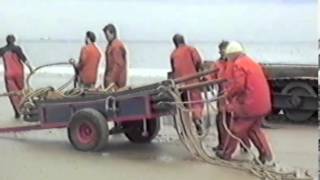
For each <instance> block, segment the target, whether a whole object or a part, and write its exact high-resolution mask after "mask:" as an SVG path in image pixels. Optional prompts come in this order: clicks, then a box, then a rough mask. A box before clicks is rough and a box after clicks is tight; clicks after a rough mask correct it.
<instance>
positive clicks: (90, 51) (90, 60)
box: [78, 31, 102, 88]
mask: <svg viewBox="0 0 320 180" xmlns="http://www.w3.org/2000/svg"><path fill="white" fill-rule="evenodd" d="M95 42H96V36H95V34H94V33H93V32H91V31H88V32H87V33H86V38H85V44H86V45H85V46H84V47H83V48H82V49H81V53H80V60H79V64H78V71H79V78H80V85H81V86H82V87H84V88H94V87H95V86H96V83H97V79H98V70H99V64H100V60H101V57H102V54H101V53H100V50H99V47H98V46H97V45H96V44H95Z"/></svg>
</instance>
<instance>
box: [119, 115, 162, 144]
mask: <svg viewBox="0 0 320 180" xmlns="http://www.w3.org/2000/svg"><path fill="white" fill-rule="evenodd" d="M121 124H122V126H123V127H124V130H125V133H124V134H125V136H126V137H127V138H128V139H129V140H130V141H131V142H133V143H149V142H151V141H152V140H153V139H154V138H155V137H156V136H157V135H158V133H159V131H160V120H159V119H150V120H147V133H146V134H144V132H143V121H132V122H124V123H121Z"/></svg>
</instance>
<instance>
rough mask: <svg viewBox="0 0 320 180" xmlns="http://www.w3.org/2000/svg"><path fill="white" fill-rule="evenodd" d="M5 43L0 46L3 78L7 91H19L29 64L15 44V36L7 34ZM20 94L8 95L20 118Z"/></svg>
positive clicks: (16, 116) (21, 88)
mask: <svg viewBox="0 0 320 180" xmlns="http://www.w3.org/2000/svg"><path fill="white" fill-rule="evenodd" d="M6 41H7V45H6V46H4V47H2V48H0V57H2V59H3V65H4V70H5V71H4V79H5V84H6V89H7V91H8V92H11V91H21V90H23V89H24V83H25V82H24V79H25V68H24V67H25V66H24V65H27V66H28V68H29V69H30V70H31V66H30V65H29V62H28V61H27V58H26V56H25V55H24V53H23V51H22V49H21V48H20V47H19V46H17V45H15V41H16V38H15V37H14V35H8V36H7V38H6ZM21 98H22V97H21V96H9V99H10V102H11V105H12V107H13V110H14V113H15V118H20V113H19V104H20V102H21Z"/></svg>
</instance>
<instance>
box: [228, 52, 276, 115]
mask: <svg viewBox="0 0 320 180" xmlns="http://www.w3.org/2000/svg"><path fill="white" fill-rule="evenodd" d="M227 80H228V84H227V86H226V92H227V99H228V102H229V105H228V106H227V109H228V111H230V112H234V114H235V116H238V117H255V116H264V115H267V114H268V113H269V112H270V110H271V97H270V89H269V85H268V82H267V79H266V77H265V75H264V73H263V71H262V68H261V67H260V65H259V64H258V63H256V62H254V61H253V60H252V59H251V58H250V57H248V56H246V55H241V56H240V57H238V59H236V60H235V62H234V63H233V65H232V69H231V71H230V73H229V74H227Z"/></svg>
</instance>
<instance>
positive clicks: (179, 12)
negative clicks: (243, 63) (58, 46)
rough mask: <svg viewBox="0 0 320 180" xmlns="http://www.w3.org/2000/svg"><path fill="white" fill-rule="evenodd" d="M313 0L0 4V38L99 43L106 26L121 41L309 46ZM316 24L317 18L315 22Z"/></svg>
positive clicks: (14, 0) (313, 34)
mask: <svg viewBox="0 0 320 180" xmlns="http://www.w3.org/2000/svg"><path fill="white" fill-rule="evenodd" d="M316 7H317V6H316V0H267V2H266V1H263V0H27V1H26V0H0V23H1V26H0V37H1V38H3V37H5V36H6V35H7V34H9V33H14V34H15V35H17V36H18V37H19V38H20V39H38V38H40V37H44V38H51V39H81V40H82V39H83V35H84V33H85V31H87V30H92V31H94V32H96V33H97V34H98V37H99V38H102V31H101V29H102V28H103V26H104V25H105V24H107V23H110V22H112V23H114V24H116V25H117V26H118V28H119V31H120V34H121V37H122V38H123V39H125V40H161V41H163V40H168V39H171V37H172V35H173V34H174V33H176V32H180V33H183V34H185V35H186V36H187V37H188V39H189V40H190V39H191V40H195V41H204V40H207V41H218V40H221V39H237V40H242V41H275V42H278V41H314V40H315V39H316V38H317V18H316V14H317V13H316V11H317V8H316ZM319 19H320V18H319Z"/></svg>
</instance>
